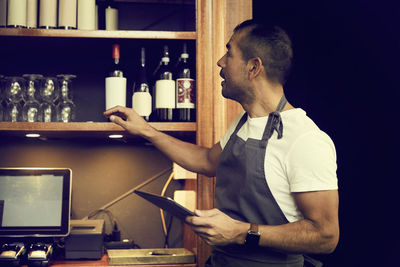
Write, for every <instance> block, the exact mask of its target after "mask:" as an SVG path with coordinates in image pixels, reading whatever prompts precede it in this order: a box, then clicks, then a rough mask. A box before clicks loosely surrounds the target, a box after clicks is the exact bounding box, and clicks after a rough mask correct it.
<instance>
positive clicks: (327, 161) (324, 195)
mask: <svg viewBox="0 0 400 267" xmlns="http://www.w3.org/2000/svg"><path fill="white" fill-rule="evenodd" d="M226 47H227V52H226V54H225V55H224V56H223V57H222V58H221V59H220V60H219V61H218V63H217V64H218V66H219V67H221V72H220V75H221V77H222V78H223V79H224V81H223V82H222V84H221V85H222V95H223V96H224V97H226V98H230V99H233V100H235V101H237V102H239V103H240V104H241V105H242V106H243V109H244V110H245V112H246V113H244V112H243V113H242V114H240V115H239V116H238V117H237V118H236V119H235V120H234V121H233V122H232V124H231V126H230V128H229V129H228V131H227V133H226V134H225V136H224V137H223V138H222V140H221V141H220V142H219V143H217V144H215V145H214V146H213V147H212V148H204V147H199V146H196V145H194V144H190V143H186V142H183V141H180V140H177V139H175V138H173V137H170V136H168V135H166V134H164V133H161V132H159V131H157V130H155V129H153V128H152V127H151V126H149V125H148V124H147V123H146V122H145V121H144V120H143V119H141V118H140V117H139V116H138V115H137V114H136V113H135V112H134V111H133V110H131V109H128V108H124V107H115V108H112V109H110V110H107V111H106V112H105V116H107V117H109V118H110V119H111V121H113V122H115V123H117V124H119V125H121V126H122V127H124V128H125V129H126V130H127V131H129V132H130V133H131V134H136V135H140V136H142V137H144V138H146V139H148V140H149V141H151V142H152V143H153V144H154V145H155V146H156V147H157V148H158V149H159V150H161V151H162V152H163V153H165V154H166V155H167V156H168V157H169V158H170V159H171V160H173V161H175V162H177V163H178V164H179V165H181V166H182V167H184V168H186V169H188V170H191V171H194V172H198V173H202V174H205V175H208V176H216V189H215V208H214V209H212V210H196V212H195V213H196V215H197V216H193V217H188V218H186V221H187V223H189V224H190V225H191V227H192V229H193V230H194V231H195V232H196V233H197V234H198V235H199V236H200V237H201V238H203V239H204V240H205V242H207V243H208V244H210V245H212V247H213V252H212V256H211V258H210V260H209V264H210V266H251V267H256V266H303V264H304V263H303V261H304V258H303V254H304V253H331V252H332V251H333V250H334V249H335V247H336V245H337V243H338V239H339V223H338V192H337V177H336V152H335V147H334V144H333V143H332V141H331V139H330V138H329V137H328V136H327V135H326V134H325V133H323V132H322V131H320V130H319V129H318V127H317V126H316V125H315V124H314V123H313V122H312V120H311V119H310V118H308V117H307V116H306V113H305V112H304V111H303V110H302V109H299V108H294V107H293V106H292V105H291V104H289V103H287V101H286V98H285V96H284V90H283V84H284V82H285V78H286V76H287V74H288V72H289V69H290V66H291V61H292V48H291V41H290V39H289V38H288V36H287V34H286V33H285V32H284V31H283V30H282V29H280V28H279V27H275V26H266V25H262V24H258V23H256V22H255V21H253V20H249V21H245V22H243V23H241V24H239V25H238V26H237V27H236V28H235V30H234V34H233V35H232V37H231V39H230V40H229V42H228V44H227V45H226Z"/></svg>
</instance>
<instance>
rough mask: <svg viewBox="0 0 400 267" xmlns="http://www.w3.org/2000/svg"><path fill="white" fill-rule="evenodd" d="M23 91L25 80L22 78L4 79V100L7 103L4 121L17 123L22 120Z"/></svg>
mask: <svg viewBox="0 0 400 267" xmlns="http://www.w3.org/2000/svg"><path fill="white" fill-rule="evenodd" d="M24 91H25V80H24V79H23V78H22V77H6V78H5V87H4V98H5V100H6V102H7V104H6V112H5V114H4V119H5V120H6V121H11V122H17V121H21V118H22V112H21V111H22V106H21V101H22V100H23V95H24Z"/></svg>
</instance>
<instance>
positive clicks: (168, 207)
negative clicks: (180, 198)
mask: <svg viewBox="0 0 400 267" xmlns="http://www.w3.org/2000/svg"><path fill="white" fill-rule="evenodd" d="M134 192H135V194H137V195H139V196H141V197H142V198H144V199H146V200H148V201H150V202H151V203H153V204H154V205H156V206H158V207H159V208H161V209H163V210H165V211H166V212H168V213H170V214H171V215H173V216H175V217H177V218H179V219H181V220H182V221H185V218H186V217H187V216H196V214H194V213H193V212H191V211H190V210H188V209H187V208H185V207H184V206H182V205H180V204H179V203H177V202H176V201H175V200H173V199H172V198H169V197H163V196H159V195H154V194H151V193H147V192H143V191H139V190H135V191H134Z"/></svg>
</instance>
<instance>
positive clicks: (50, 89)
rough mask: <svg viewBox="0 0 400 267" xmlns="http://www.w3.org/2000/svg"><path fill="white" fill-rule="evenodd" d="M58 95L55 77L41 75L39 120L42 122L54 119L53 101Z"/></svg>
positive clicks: (54, 108) (54, 107)
mask: <svg viewBox="0 0 400 267" xmlns="http://www.w3.org/2000/svg"><path fill="white" fill-rule="evenodd" d="M58 97H59V87H58V83H57V78H54V77H43V78H42V79H41V81H40V99H41V101H42V103H41V104H40V107H39V120H40V121H43V122H52V121H56V106H55V101H57V99H58Z"/></svg>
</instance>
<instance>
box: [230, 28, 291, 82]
mask: <svg viewBox="0 0 400 267" xmlns="http://www.w3.org/2000/svg"><path fill="white" fill-rule="evenodd" d="M237 32H244V33H245V34H244V35H243V37H242V39H241V40H240V41H239V42H238V46H239V49H240V50H241V52H242V56H243V59H244V60H245V61H248V60H249V59H251V58H255V57H260V58H261V60H262V63H263V66H264V68H265V69H266V75H267V78H268V79H269V80H271V81H273V82H279V83H280V84H282V85H283V84H284V83H285V82H286V79H287V77H288V75H289V72H290V69H291V66H292V58H293V50H292V42H291V40H290V38H289V36H288V35H287V33H286V32H285V31H284V30H283V29H282V28H280V27H279V26H276V25H267V24H264V23H261V22H257V21H255V20H246V21H244V22H242V23H240V24H239V25H237V26H236V27H235V29H234V33H237Z"/></svg>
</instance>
